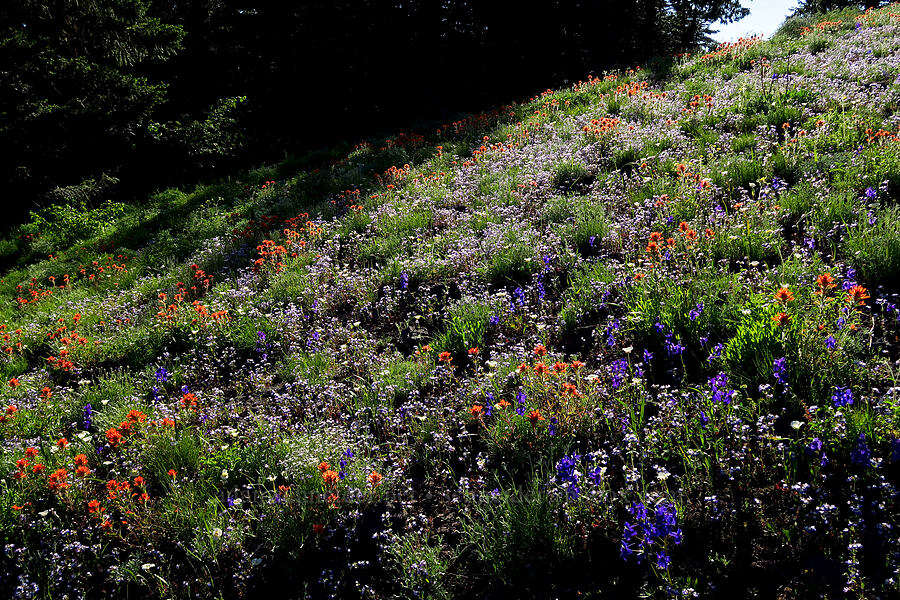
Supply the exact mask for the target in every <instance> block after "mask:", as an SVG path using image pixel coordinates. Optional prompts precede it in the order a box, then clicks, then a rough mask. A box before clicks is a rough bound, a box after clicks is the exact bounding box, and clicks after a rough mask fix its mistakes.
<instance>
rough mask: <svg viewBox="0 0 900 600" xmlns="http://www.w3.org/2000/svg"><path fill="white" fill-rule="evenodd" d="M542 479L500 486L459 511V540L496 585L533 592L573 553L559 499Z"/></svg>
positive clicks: (501, 588)
mask: <svg viewBox="0 0 900 600" xmlns="http://www.w3.org/2000/svg"><path fill="white" fill-rule="evenodd" d="M541 484H542V482H541V479H540V478H539V477H537V476H535V477H534V479H533V480H532V481H531V482H530V485H528V486H527V487H525V488H524V489H521V490H515V489H508V490H502V491H501V493H500V495H499V496H498V497H496V498H491V499H487V500H482V501H476V502H473V503H472V505H471V506H470V507H467V508H468V510H464V511H462V527H463V531H464V534H465V537H464V542H463V543H464V545H465V547H466V548H467V549H468V550H469V551H471V552H473V553H474V554H475V556H476V557H477V564H479V565H482V567H483V569H484V570H485V575H487V576H488V577H489V578H490V580H491V581H492V582H493V585H495V586H497V588H498V591H502V590H512V589H515V590H517V594H523V593H531V594H535V593H537V590H540V589H543V588H544V586H545V585H546V578H548V577H549V575H550V574H552V573H553V572H554V571H555V570H556V569H558V568H562V567H563V565H564V564H565V563H566V561H567V560H568V559H570V558H571V557H572V556H573V555H574V540H573V539H571V538H569V537H568V535H567V533H566V529H565V528H564V527H560V526H559V523H558V519H559V518H560V517H559V516H558V515H559V512H558V506H557V501H556V500H554V499H553V498H552V497H551V496H549V495H548V494H547V493H546V492H545V491H544V490H542V489H541Z"/></svg>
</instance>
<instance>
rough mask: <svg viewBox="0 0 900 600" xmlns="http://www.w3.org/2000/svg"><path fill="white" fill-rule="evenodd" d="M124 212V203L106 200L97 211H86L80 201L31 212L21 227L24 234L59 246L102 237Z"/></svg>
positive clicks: (86, 207)
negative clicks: (45, 239) (33, 235)
mask: <svg viewBox="0 0 900 600" xmlns="http://www.w3.org/2000/svg"><path fill="white" fill-rule="evenodd" d="M126 210H127V206H126V205H125V204H121V203H118V202H111V201H109V200H107V201H106V202H104V203H103V204H101V205H100V206H98V207H97V208H89V207H88V206H87V205H86V204H85V203H84V202H80V201H72V202H70V203H68V204H54V205H52V206H48V207H47V208H42V209H40V210H38V211H36V212H32V213H31V221H30V222H29V223H28V224H27V225H25V226H24V227H23V231H24V232H25V233H32V234H37V235H40V236H42V237H49V238H50V239H51V240H53V241H54V242H56V243H57V244H60V245H66V244H71V243H72V242H73V241H74V240H77V239H86V238H91V237H93V236H95V235H98V234H102V233H103V232H104V231H105V230H106V229H107V228H108V227H110V225H113V224H114V223H115V221H116V220H117V219H119V218H120V217H122V216H123V215H124V214H125V213H126Z"/></svg>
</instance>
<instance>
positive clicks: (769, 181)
mask: <svg viewBox="0 0 900 600" xmlns="http://www.w3.org/2000/svg"><path fill="white" fill-rule="evenodd" d="M898 21H900V6H897V5H891V6H888V7H886V8H884V9H880V10H877V11H869V12H867V13H865V14H863V15H857V14H855V13H851V12H845V13H833V14H829V15H825V16H824V17H822V18H821V19H819V20H809V21H797V20H795V21H789V22H788V23H787V24H786V25H785V26H784V27H783V28H782V30H781V31H780V32H779V33H778V34H777V35H776V36H775V38H774V39H773V40H770V41H760V40H742V41H740V42H738V43H736V44H733V45H726V46H723V47H721V48H720V49H718V50H717V51H716V52H713V53H710V54H707V55H704V56H688V57H680V58H678V59H677V60H676V61H674V62H673V63H671V64H668V63H665V62H660V63H658V64H657V66H656V70H654V71H653V72H650V71H648V70H645V69H635V70H632V71H628V72H626V73H616V74H605V75H603V76H601V77H597V78H594V77H591V78H589V79H588V81H586V82H581V83H579V84H578V85H576V86H573V87H572V88H571V89H566V90H557V91H549V90H548V91H547V92H545V93H543V94H541V95H540V96H538V97H536V98H534V99H532V100H530V101H528V102H526V103H522V104H517V105H514V106H508V107H502V108H500V109H497V110H496V111H494V112H492V113H488V114H482V115H477V116H473V117H470V118H468V119H465V120H462V121H459V122H455V123H452V124H447V125H445V126H443V127H441V128H439V129H438V130H437V131H435V132H430V133H427V134H424V135H421V134H415V133H412V134H402V135H398V136H397V137H395V138H393V139H390V140H383V141H379V142H366V143H362V144H360V145H359V146H358V147H357V148H356V149H354V150H353V152H351V153H350V154H349V155H346V156H331V157H328V156H323V157H318V160H319V161H320V163H321V164H320V163H317V164H319V166H318V167H313V166H309V165H307V164H303V163H299V162H286V163H284V164H281V165H276V166H272V167H264V168H260V169H257V170H255V171H252V172H250V173H247V174H245V175H244V176H243V177H242V178H241V180H240V181H225V182H221V183H218V184H215V185H208V186H198V187H197V188H196V189H195V190H193V191H184V190H167V191H164V192H160V193H159V194H157V195H155V196H154V197H152V198H150V199H149V200H148V202H147V203H146V204H145V205H143V206H140V207H134V206H125V205H118V204H107V205H104V206H102V207H100V208H97V209H94V210H82V211H66V210H62V209H50V210H46V211H44V212H43V213H40V214H37V215H34V217H33V218H32V222H31V223H30V224H28V225H26V226H24V227H23V228H22V229H21V230H20V231H19V232H18V234H17V237H15V238H11V239H7V240H3V241H2V242H0V258H2V259H3V260H5V261H6V263H7V264H10V265H12V266H11V267H10V268H9V269H8V270H7V271H6V272H5V273H4V275H3V277H2V278H0V297H2V299H3V301H2V303H0V329H2V331H0V336H2V338H0V339H2V342H3V344H2V345H0V348H2V349H3V351H4V352H3V353H2V355H0V370H2V373H3V378H4V381H6V382H8V383H7V384H6V385H5V386H4V389H3V402H5V403H6V404H7V405H8V408H7V409H6V411H5V414H4V415H2V416H0V440H2V446H0V478H2V479H0V530H2V532H3V539H4V540H5V546H4V552H3V554H2V558H0V590H2V593H3V594H4V595H5V596H10V597H23V598H26V597H28V598H30V597H39V598H49V597H63V596H65V595H68V597H71V598H81V597H87V598H92V597H106V596H114V597H122V596H125V595H126V594H135V595H139V596H140V597H145V596H153V597H161V598H163V597H164V598H169V597H176V598H188V597H191V598H196V597H202V598H206V597H209V598H219V597H224V598H232V597H251V598H253V597H261V595H262V594H264V593H268V594H270V595H272V596H274V597H282V596H284V597H295V596H297V595H298V594H303V595H309V596H311V597H341V598H349V597H357V596H359V597H371V598H392V597H407V596H411V597H420V598H421V597H429V598H450V597H473V598H503V597H510V596H517V597H549V596H559V597H573V596H574V595H575V594H581V595H582V596H585V597H634V596H636V595H638V594H645V595H650V596H659V597H663V596H669V595H683V596H687V597H695V596H700V597H710V598H718V597H723V598H724V597H734V596H738V597H749V596H754V595H757V596H762V597H780V598H805V597H810V596H813V595H817V596H822V597H835V598H836V597H845V595H851V596H858V597H864V596H865V597H873V598H874V597H891V596H892V595H894V594H897V592H898V591H900V573H898V569H900V533H898V531H897V527H898V526H900V522H898V518H897V514H900V510H898V508H900V507H898V506H897V503H898V500H897V490H898V486H900V399H898V389H900V388H898V387H897V383H896V375H895V373H896V370H897V368H898V366H900V363H898V358H900V355H898V354H900V353H898V348H900V347H898V335H900V310H898V306H897V304H898V299H897V294H896V292H897V291H898V288H900V209H898V207H897V200H898V198H900V140H898V138H897V134H896V133H895V132H897V131H898V129H900V112H898V108H900V84H898V81H900V28H898ZM329 158H330V159H332V160H331V161H330V162H327V166H326V161H327V160H328V159H329Z"/></svg>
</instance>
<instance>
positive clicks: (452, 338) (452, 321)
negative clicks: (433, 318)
mask: <svg viewBox="0 0 900 600" xmlns="http://www.w3.org/2000/svg"><path fill="white" fill-rule="evenodd" d="M494 311H495V307H494V306H492V305H491V304H488V303H484V302H475V301H461V302H459V303H457V304H454V305H453V306H452V307H451V308H450V309H449V311H448V314H447V320H446V329H445V330H444V332H443V333H441V334H440V335H439V336H438V337H436V338H435V340H434V342H433V343H432V344H431V345H432V346H433V347H434V349H435V351H437V352H444V351H446V352H450V354H452V355H453V358H454V360H455V361H456V362H457V364H459V363H460V362H462V361H464V360H465V359H466V356H467V355H468V351H469V348H481V347H483V346H484V342H485V335H486V334H487V330H488V321H489V319H490V318H491V316H492V315H493V314H494Z"/></svg>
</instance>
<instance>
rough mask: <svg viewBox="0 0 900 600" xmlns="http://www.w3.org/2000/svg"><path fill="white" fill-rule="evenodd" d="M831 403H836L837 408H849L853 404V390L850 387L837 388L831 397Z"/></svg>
mask: <svg viewBox="0 0 900 600" xmlns="http://www.w3.org/2000/svg"><path fill="white" fill-rule="evenodd" d="M831 401H832V402H834V407H835V408H840V407H842V406H849V405H851V404H853V390H851V389H850V388H848V387H847V388H842V387H835V388H834V393H833V394H832V395H831Z"/></svg>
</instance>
